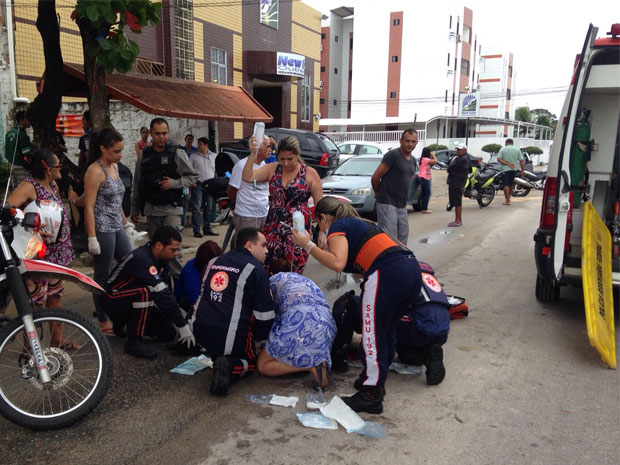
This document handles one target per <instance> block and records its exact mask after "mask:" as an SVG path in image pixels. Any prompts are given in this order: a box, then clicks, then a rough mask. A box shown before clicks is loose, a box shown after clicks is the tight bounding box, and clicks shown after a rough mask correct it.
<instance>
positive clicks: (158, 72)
mask: <svg viewBox="0 0 620 465" xmlns="http://www.w3.org/2000/svg"><path fill="white" fill-rule="evenodd" d="M136 73H142V74H152V75H154V76H164V75H165V74H166V73H165V67H164V64H163V63H157V62H156V61H151V60H145V59H144V58H136Z"/></svg>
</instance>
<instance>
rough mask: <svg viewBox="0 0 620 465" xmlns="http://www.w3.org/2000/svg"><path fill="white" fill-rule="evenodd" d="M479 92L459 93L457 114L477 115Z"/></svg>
mask: <svg viewBox="0 0 620 465" xmlns="http://www.w3.org/2000/svg"><path fill="white" fill-rule="evenodd" d="M479 102H480V93H479V92H476V93H473V94H461V95H460V97H459V116H478V115H479V108H480V105H479Z"/></svg>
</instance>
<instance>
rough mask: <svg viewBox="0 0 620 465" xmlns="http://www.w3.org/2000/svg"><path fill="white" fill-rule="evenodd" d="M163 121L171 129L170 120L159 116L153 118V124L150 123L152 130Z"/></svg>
mask: <svg viewBox="0 0 620 465" xmlns="http://www.w3.org/2000/svg"><path fill="white" fill-rule="evenodd" d="M162 123H163V124H165V125H166V127H167V128H168V129H170V126H168V121H166V120H165V119H163V118H159V117H158V118H153V119H152V120H151V125H150V129H151V131H152V130H153V127H154V126H155V125H156V124H162Z"/></svg>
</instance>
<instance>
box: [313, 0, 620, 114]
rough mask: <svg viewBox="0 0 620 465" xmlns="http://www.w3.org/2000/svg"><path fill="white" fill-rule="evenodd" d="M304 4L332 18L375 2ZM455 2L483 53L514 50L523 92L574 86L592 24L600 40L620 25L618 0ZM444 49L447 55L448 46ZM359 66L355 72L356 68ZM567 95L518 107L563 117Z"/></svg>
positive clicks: (526, 99) (532, 98)
mask: <svg viewBox="0 0 620 465" xmlns="http://www.w3.org/2000/svg"><path fill="white" fill-rule="evenodd" d="M303 1H304V3H307V4H308V5H310V6H312V7H313V8H315V9H317V10H319V11H321V13H323V14H327V15H329V11H330V10H331V9H334V8H338V7H339V6H349V7H353V8H355V4H356V3H357V4H359V3H361V2H364V1H371V0H303ZM372 1H373V3H376V4H377V6H376V8H377V9H386V10H390V6H389V5H390V0H383V1H382V2H381V1H379V2H378V1H376V0H372ZM412 1H414V0H412ZM439 1H449V0H439ZM455 3H456V4H459V3H464V5H465V6H466V7H468V8H469V9H471V10H472V11H473V28H472V29H473V31H474V34H476V35H477V36H478V41H479V42H480V43H481V44H482V47H483V53H484V49H485V46H491V44H492V45H493V47H492V48H493V51H495V52H512V54H513V57H514V70H515V72H516V86H517V87H516V89H515V90H516V91H517V92H521V91H529V90H534V89H545V88H547V89H548V88H552V87H566V86H568V84H569V82H570V79H571V75H572V71H573V64H574V61H575V55H577V54H578V53H580V52H581V49H582V47H583V43H584V40H585V36H586V33H587V30H588V25H589V24H590V23H592V24H593V25H594V26H597V27H598V28H599V31H598V37H605V34H606V33H607V32H608V31H609V30H610V27H611V24H612V23H614V22H617V23H620V1H618V0H615V1H614V0H587V1H584V2H576V1H558V0H518V1H511V2H510V1H506V0H504V1H498V0H494V1H493V0H464V1H458V2H455ZM419 4H420V9H419V12H420V14H423V11H424V10H423V8H424V6H423V5H424V4H425V3H424V2H419ZM439 47H440V50H441V53H443V49H444V44H441V45H440V46H439ZM353 67H354V69H355V64H353ZM618 80H619V81H620V76H618ZM421 97H423V95H421ZM565 97H566V93H565V92H559V93H546V94H545V93H537V94H532V95H525V96H518V97H517V98H516V106H517V107H519V106H529V107H530V109H534V108H546V109H548V110H549V111H551V113H554V114H556V115H559V113H560V112H561V110H562V105H563V103H564V99H565ZM354 98H356V99H358V98H363V97H362V96H355V97H354Z"/></svg>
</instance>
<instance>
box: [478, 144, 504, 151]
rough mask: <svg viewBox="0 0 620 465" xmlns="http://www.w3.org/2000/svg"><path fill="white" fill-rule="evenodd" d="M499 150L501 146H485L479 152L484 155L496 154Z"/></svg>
mask: <svg viewBox="0 0 620 465" xmlns="http://www.w3.org/2000/svg"><path fill="white" fill-rule="evenodd" d="M501 148H502V146H501V145H499V144H487V145H485V146H484V147H482V149H481V150H482V151H483V152H486V153H497V152H499V151H500V149H501Z"/></svg>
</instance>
